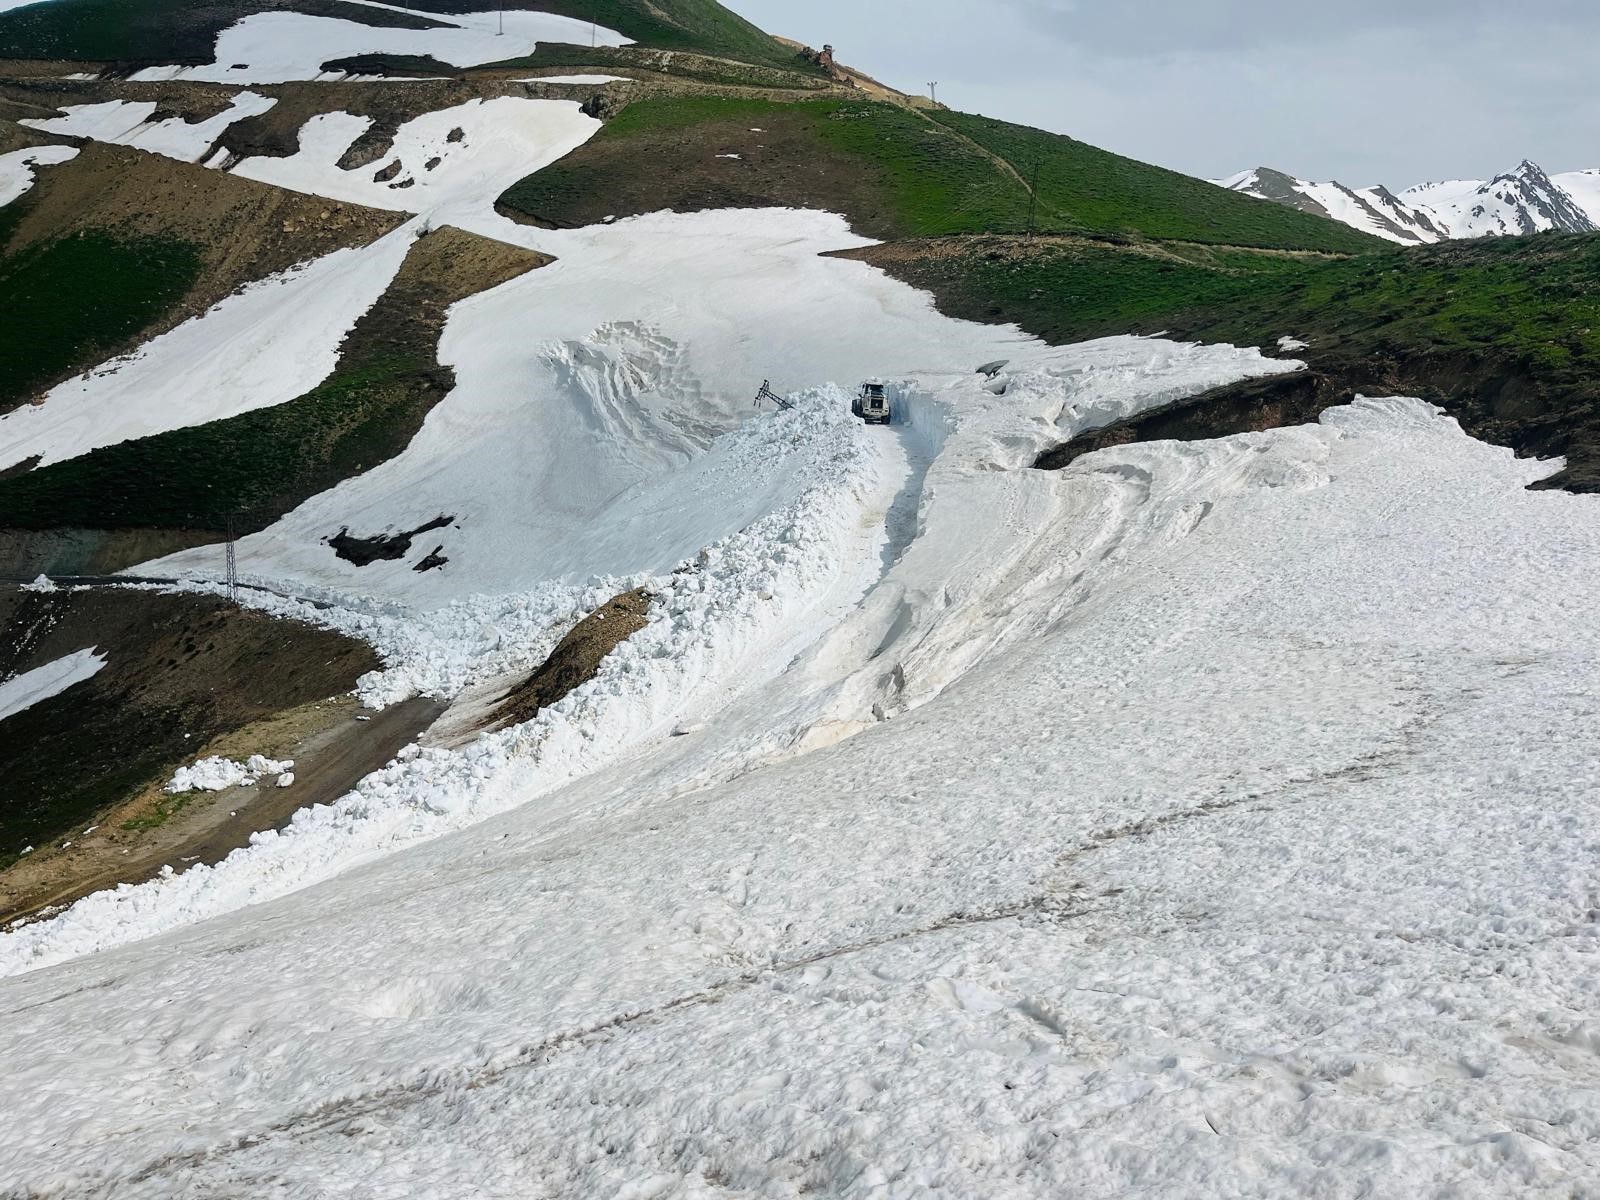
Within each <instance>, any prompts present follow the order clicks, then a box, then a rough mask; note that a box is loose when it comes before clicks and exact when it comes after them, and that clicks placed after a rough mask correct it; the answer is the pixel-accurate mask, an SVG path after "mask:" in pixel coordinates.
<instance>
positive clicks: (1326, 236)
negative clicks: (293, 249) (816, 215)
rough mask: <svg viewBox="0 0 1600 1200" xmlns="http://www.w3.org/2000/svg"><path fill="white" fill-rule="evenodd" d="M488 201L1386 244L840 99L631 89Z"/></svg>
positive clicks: (945, 116)
mask: <svg viewBox="0 0 1600 1200" xmlns="http://www.w3.org/2000/svg"><path fill="white" fill-rule="evenodd" d="M735 156H736V157H735ZM1035 165H1037V168H1038V180H1039V183H1038V192H1039V196H1038V203H1037V204H1033V203H1032V202H1031V201H1032V197H1031V195H1030V185H1031V180H1032V178H1033V175H1034V169H1035ZM501 204H502V206H503V207H504V208H505V209H507V210H508V211H510V212H511V213H513V214H520V215H522V216H524V217H526V218H529V219H531V220H534V221H537V222H540V223H547V224H553V225H558V226H567V225H585V224H591V223H593V222H595V221H599V220H602V219H604V218H605V217H607V216H630V215H636V214H639V213H645V212H654V211H657V210H660V209H666V208H671V209H676V210H678V211H691V210H698V209H707V208H723V207H741V206H772V205H798V206H805V207H813V208H824V209H828V210H831V211H834V212H840V213H844V214H845V215H846V216H848V217H849V218H850V220H851V223H852V224H853V225H854V226H855V228H856V229H858V230H859V231H860V232H862V233H865V234H868V235H870V236H874V237H885V238H903V237H928V236H942V235H948V234H974V233H1020V232H1022V231H1024V230H1025V229H1026V228H1027V227H1028V222H1029V216H1030V211H1032V212H1033V218H1034V220H1035V222H1036V223H1037V226H1038V228H1039V229H1040V230H1042V231H1048V232H1055V233H1077V234H1082V233H1090V234H1097V235H1114V236H1118V237H1125V238H1143V239H1171V238H1179V239H1185V240H1189V241H1195V242H1204V243H1209V244H1213V245H1240V246H1253V247H1267V248H1273V249H1294V250H1321V251H1329V252H1342V253H1359V252H1362V251H1366V250H1372V249H1375V248H1377V247H1379V246H1381V245H1382V244H1383V243H1381V242H1378V241H1377V240H1376V239H1373V238H1370V237H1367V236H1366V235H1364V234H1361V233H1358V232H1356V231H1355V230H1353V229H1350V228H1348V227H1346V226H1343V225H1338V224H1336V223H1334V222H1332V221H1328V220H1324V219H1322V218H1319V217H1313V216H1309V215H1307V214H1305V213H1300V212H1296V211H1295V210H1293V209H1288V208H1284V207H1282V206H1279V205H1273V204H1268V203H1266V202H1264V201H1260V200H1253V199H1250V198H1248V197H1244V196H1240V195H1237V194H1235V193H1232V192H1228V191H1225V190H1223V189H1222V188H1218V187H1214V186H1212V185H1211V184H1208V183H1204V182H1202V181H1200V180H1196V179H1190V178H1189V177H1187V176H1183V175H1178V174H1175V173H1173V172H1171V171H1165V170H1162V169H1161V168H1159V167H1152V166H1147V165H1146V164H1144V163H1139V162H1135V161H1133V160H1132V159H1127V158H1122V157H1121V156H1119V155H1115V154H1111V153H1109V152H1107V151H1104V150H1098V149H1095V148H1094V147H1092V146H1086V145H1084V144H1083V143H1082V142H1077V141H1074V140H1073V139H1071V138H1066V137H1060V136H1057V135H1055V134H1048V133H1042V132H1039V131H1037V130H1025V129H1022V128H1020V127H1018V126H1014V125H1006V124H1004V123H1002V122H998V121H987V120H985V119H983V118H979V117H968V116H965V115H962V114H956V113H945V112H940V113H938V114H936V115H929V114H926V113H924V112H922V111H919V110H914V109H910V108H907V107H904V106H901V105H897V104H890V103H885V102H879V101H873V100H866V99H855V98H841V97H829V98H826V99H804V100H798V101H793V102H780V101H771V100H754V99H732V98H726V97H705V96H674V97H656V98H650V99H645V100H641V101H639V102H637V103H634V104H631V105H629V106H628V107H627V108H626V109H624V110H623V111H622V112H621V113H620V114H618V116H617V117H615V118H614V119H613V120H612V121H610V122H609V123H608V124H607V125H606V127H605V128H604V129H603V130H602V131H601V132H600V133H599V134H598V135H597V136H596V137H595V138H594V139H593V140H592V141H591V142H590V143H589V144H588V145H586V146H584V147H582V148H581V149H579V150H578V151H576V152H574V153H573V154H571V155H569V156H568V157H567V158H566V159H564V160H562V161H561V162H560V163H557V164H556V165H554V166H553V167H549V168H546V169H545V170H543V171H541V172H539V174H537V175H535V176H532V177H530V178H528V179H525V180H523V181H522V182H521V183H519V184H517V185H516V186H515V187H513V188H511V189H510V190H509V191H507V192H506V194H505V195H504V196H503V197H502V199H501Z"/></svg>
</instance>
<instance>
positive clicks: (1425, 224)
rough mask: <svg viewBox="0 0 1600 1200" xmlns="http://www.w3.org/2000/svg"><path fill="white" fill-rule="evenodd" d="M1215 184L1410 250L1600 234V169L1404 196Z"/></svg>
mask: <svg viewBox="0 0 1600 1200" xmlns="http://www.w3.org/2000/svg"><path fill="white" fill-rule="evenodd" d="M1211 182H1213V183H1215V184H1217V185H1218V186H1219V187H1224V188H1227V189H1228V190H1230V191H1235V192H1240V193H1242V194H1244V195H1247V196H1254V197H1256V198H1257V199H1259V200H1269V201H1272V202H1273V203H1275V204H1283V205H1287V206H1288V207H1291V208H1296V209H1299V210H1300V211H1301V212H1309V213H1312V214H1314V215H1317V216H1325V217H1328V218H1330V219H1331V220H1335V221H1339V222H1342V223H1343V224H1346V225H1349V226H1351V227H1352V228H1354V229H1359V230H1361V231H1362V232H1364V233H1370V234H1373V235H1374V236H1377V237H1381V238H1385V239H1386V240H1388V241H1391V242H1397V243H1399V244H1402V245H1426V244H1429V243H1432V242H1439V241H1451V240H1457V239H1462V238H1474V237H1516V236H1523V235H1527V234H1534V233H1548V232H1552V231H1554V232H1558V233H1594V232H1597V231H1600V169H1592V170H1584V171H1571V172H1567V173H1565V174H1560V175H1554V176H1552V175H1550V174H1549V173H1547V172H1546V171H1545V170H1544V168H1542V167H1540V166H1539V165H1538V164H1537V163H1534V162H1533V161H1531V160H1529V159H1524V160H1523V161H1522V162H1521V163H1520V164H1519V165H1518V166H1517V167H1516V169H1515V170H1512V171H1507V172H1505V173H1503V174H1500V175H1496V176H1495V177H1494V178H1493V179H1489V180H1479V179H1456V180H1445V181H1442V182H1437V183H1421V184H1416V185H1414V186H1412V187H1409V188H1406V189H1404V190H1403V191H1401V192H1399V193H1398V194H1397V193H1395V192H1393V191H1391V190H1390V189H1389V188H1387V187H1385V186H1383V185H1376V186H1373V187H1366V188H1352V187H1349V186H1347V185H1345V184H1343V183H1340V182H1339V181H1337V180H1330V181H1327V182H1314V181H1310V180H1305V179H1300V178H1297V177H1295V176H1292V175H1289V174H1286V173H1285V172H1282V171H1278V170H1275V169H1273V168H1271V167H1257V168H1255V169H1254V170H1250V171H1241V172H1240V173H1238V174H1237V175H1231V176H1228V177H1227V178H1225V179H1214V180H1212V181H1211Z"/></svg>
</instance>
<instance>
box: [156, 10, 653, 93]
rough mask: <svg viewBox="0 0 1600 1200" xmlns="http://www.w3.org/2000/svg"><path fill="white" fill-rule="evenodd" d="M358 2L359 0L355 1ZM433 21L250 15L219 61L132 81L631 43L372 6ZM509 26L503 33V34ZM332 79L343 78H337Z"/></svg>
mask: <svg viewBox="0 0 1600 1200" xmlns="http://www.w3.org/2000/svg"><path fill="white" fill-rule="evenodd" d="M354 2H355V3H359V0H354ZM371 7H374V8H382V9H386V10H388V11H390V12H399V13H407V14H410V15H412V16H416V17H421V18H425V19H427V20H429V21H432V22H436V23H437V24H438V26H439V27H438V28H430V29H395V28H386V27H378V26H372V25H363V24H360V22H359V13H358V10H357V9H355V8H352V11H351V18H352V19H350V20H343V19H340V18H334V17H313V16H309V15H307V14H305V13H296V12H264V13H252V14H251V15H249V16H247V17H245V18H243V19H242V20H240V21H237V22H235V23H234V24H233V25H230V26H229V27H228V28H226V29H224V30H223V31H222V33H221V34H220V35H218V37H217V46H216V51H215V55H216V58H215V61H214V62H212V63H211V64H210V65H209V66H200V67H177V66H173V67H151V68H147V69H146V70H143V71H139V72H138V73H137V74H135V75H134V76H133V77H132V78H133V79H134V80H135V81H156V82H161V81H164V80H172V79H188V80H196V81H201V82H212V83H262V84H264V83H288V82H291V81H293V80H300V79H319V78H322V77H324V75H325V72H324V71H323V69H322V64H323V63H326V62H332V61H335V60H337V59H342V58H353V57H355V56H357V55H364V54H388V55H416V56H424V57H431V58H435V59H438V60H439V61H440V62H445V63H449V64H450V65H451V66H456V67H472V66H478V65H479V64H482V63H489V62H496V61H498V60H500V59H505V58H521V57H523V56H525V55H529V54H532V53H533V52H534V51H535V50H536V49H537V48H538V45H539V43H540V42H566V43H572V44H576V45H585V46H587V45H589V44H590V42H591V41H594V42H595V43H596V44H598V45H601V46H624V45H627V44H628V39H627V38H624V37H623V36H622V35H621V34H619V33H616V32H615V31H613V30H610V29H606V28H605V27H603V26H600V25H592V24H591V23H590V22H588V21H579V20H574V19H573V18H570V17H562V16H556V15H555V14H553V13H541V12H524V11H522V10H518V9H508V10H506V11H505V12H504V13H499V12H496V11H490V12H481V13H442V12H419V11H416V10H413V9H408V8H401V7H398V6H396V5H390V4H377V5H371ZM502 24H503V27H504V34H502V33H501V32H500V30H501V27H502ZM334 78H341V77H340V76H334Z"/></svg>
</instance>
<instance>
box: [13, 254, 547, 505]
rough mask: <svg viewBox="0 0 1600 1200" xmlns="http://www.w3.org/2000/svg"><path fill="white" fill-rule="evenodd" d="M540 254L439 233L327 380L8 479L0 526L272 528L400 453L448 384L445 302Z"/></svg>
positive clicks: (358, 330)
mask: <svg viewBox="0 0 1600 1200" xmlns="http://www.w3.org/2000/svg"><path fill="white" fill-rule="evenodd" d="M541 261H542V260H541V259H540V258H539V256H537V255H531V254H527V253H525V252H522V251H515V250H511V249H509V248H506V247H502V246H500V245H499V244H498V243H492V242H485V241H483V240H481V239H477V238H474V237H472V236H471V235H468V234H463V233H460V232H459V231H456V230H453V229H450V228H445V229H442V230H438V231H435V232H434V233H432V234H430V235H428V236H427V237H426V238H424V239H422V240H420V241H419V242H418V243H417V244H416V246H415V247H413V249H412V251H411V254H410V255H409V256H408V258H407V261H406V265H405V266H404V267H402V268H401V273H400V275H399V276H398V277H397V279H396V281H395V283H394V284H393V285H392V286H391V287H390V289H389V291H388V292H386V293H385V294H384V296H383V298H382V299H381V300H379V302H378V303H377V305H375V306H374V307H373V309H372V310H371V311H370V312H369V313H368V314H367V315H366V316H364V317H363V318H362V319H361V320H360V321H359V322H357V324H356V326H355V328H354V329H353V330H352V331H351V332H350V335H349V336H348V337H347V338H346V339H345V342H344V345H343V347H342V350H341V357H340V361H339V365H338V369H337V370H336V371H335V372H334V374H333V375H332V376H331V377H330V378H329V379H327V380H326V381H325V382H324V383H323V384H322V385H321V386H319V387H316V388H314V389H312V390H311V391H310V392H308V393H306V394H305V395H303V396H300V397H298V398H297V399H294V400H291V401H289V402H288V403H286V404H280V405H277V406H276V407H273V408H265V409H257V410H256V411H254V412H248V413H243V414H241V415H239V416H237V417H231V418H229V419H227V420H222V421H213V422H211V423H209V424H205V425H197V426H190V427H187V428H183V429H175V430H171V431H169V432H167V433H161V434H157V435H154V436H152V437H146V438H138V439H135V440H133V441H128V442H120V443H118V444H116V445H113V446H104V447H101V448H100V449H98V450H94V451H92V452H90V453H89V454H85V455H82V456H80V457H77V458H71V459H67V460H66V461H64V462H58V463H51V464H49V465H47V466H44V467H41V468H39V469H36V470H33V471H29V472H26V473H24V474H21V475H16V476H12V477H11V478H0V528H10V529H55V528H63V527H65V528H75V527H76V528H88V529H149V528H161V529H184V530H210V531H221V530H224V529H226V528H227V526H228V523H229V522H230V521H232V523H233V524H234V527H235V528H236V529H237V530H238V531H240V532H248V531H253V530H256V529H261V528H265V527H266V526H267V525H268V524H270V523H271V522H273V521H274V520H276V519H277V518H278V517H280V516H282V515H283V514H284V513H286V512H288V511H289V510H290V509H292V508H294V507H295V506H296V505H297V504H299V503H300V502H302V501H303V500H305V499H306V498H307V497H309V496H312V495H315V494H316V493H318V492H321V491H325V490H326V489H328V488H330V487H333V486H334V485H335V484H337V483H339V482H340V481H341V480H344V479H348V478H350V477H351V476H354V475H359V474H360V473H362V472H363V471H367V470H370V469H371V468H373V467H375V466H377V465H378V464H379V463H381V462H384V461H386V460H387V459H389V458H392V457H393V456H394V455H396V454H398V453H400V451H402V450H403V449H405V447H406V446H407V445H408V444H409V443H410V441H411V439H412V437H413V436H414V435H415V434H416V431H417V430H418V429H419V428H420V427H421V424H422V420H423V418H424V417H426V415H427V414H428V411H429V410H430V409H431V408H432V407H433V406H434V405H435V404H437V403H438V402H439V401H440V400H441V399H443V398H444V396H445V395H446V394H447V393H448V392H449V390H450V388H451V387H452V386H453V384H454V373H453V372H452V371H451V370H450V369H449V368H447V367H443V366H440V365H439V363H438V360H437V353H436V350H437V342H438V337H439V332H440V329H441V328H442V326H443V323H444V318H445V313H446V311H447V310H448V308H449V306H450V305H451V304H453V303H454V302H455V301H457V300H459V299H461V298H462V297H463V296H465V295H471V294H473V293H474V292H476V291H479V290H482V289H485V288H488V287H492V286H495V285H496V284H498V283H501V282H504V281H505V280H507V279H511V278H515V277H516V276H517V275H519V274H521V273H522V272H523V271H526V270H528V269H530V268H531V267H535V266H537V265H539V263H540V262H541ZM330 532H331V531H330Z"/></svg>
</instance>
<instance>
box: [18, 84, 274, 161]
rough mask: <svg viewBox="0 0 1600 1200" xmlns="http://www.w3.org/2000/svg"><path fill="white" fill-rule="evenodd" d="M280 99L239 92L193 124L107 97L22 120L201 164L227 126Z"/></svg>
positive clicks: (150, 105) (149, 104) (149, 105)
mask: <svg viewBox="0 0 1600 1200" xmlns="http://www.w3.org/2000/svg"><path fill="white" fill-rule="evenodd" d="M277 103H278V102H277V100H276V99H274V98H273V97H271V96H261V95H258V94H257V93H255V92H240V93H238V94H237V95H236V96H234V97H233V99H232V100H231V101H230V103H229V106H228V107H227V108H225V109H223V110H222V111H221V112H219V113H218V114H217V115H216V116H214V117H209V118H207V119H206V120H204V121H196V122H194V123H192V124H191V123H190V122H188V121H185V120H184V119H183V118H182V117H169V118H168V119H167V120H165V121H155V122H152V121H151V119H150V118H151V117H152V116H154V115H155V112H156V103H155V101H153V100H108V101H106V102H104V103H102V104H69V105H67V106H66V107H64V108H63V109H62V110H61V111H62V113H63V114H64V115H63V116H59V117H45V118H37V117H34V118H25V119H23V120H22V121H20V122H19V124H22V125H27V126H30V127H32V128H34V129H38V130H41V131H42V132H45V133H55V134H62V135H66V136H68V137H83V138H91V139H93V140H94V141H97V142H114V143H116V144H117V145H120V146H135V147H137V148H139V149H140V150H148V151H149V152H150V153H152V154H163V155H165V156H166V157H168V158H176V159H179V160H180V161H182V162H199V161H200V160H201V159H202V158H204V157H206V155H207V154H209V153H210V151H211V147H212V145H213V144H215V142H216V140H217V139H218V138H219V137H221V136H222V135H223V134H224V133H225V132H227V129H228V126H230V125H232V124H233V123H234V122H236V121H242V120H244V119H245V118H246V117H253V116H257V115H259V114H261V113H264V112H266V111H267V110H268V109H270V108H272V107H273V105H275V104H277Z"/></svg>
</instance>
